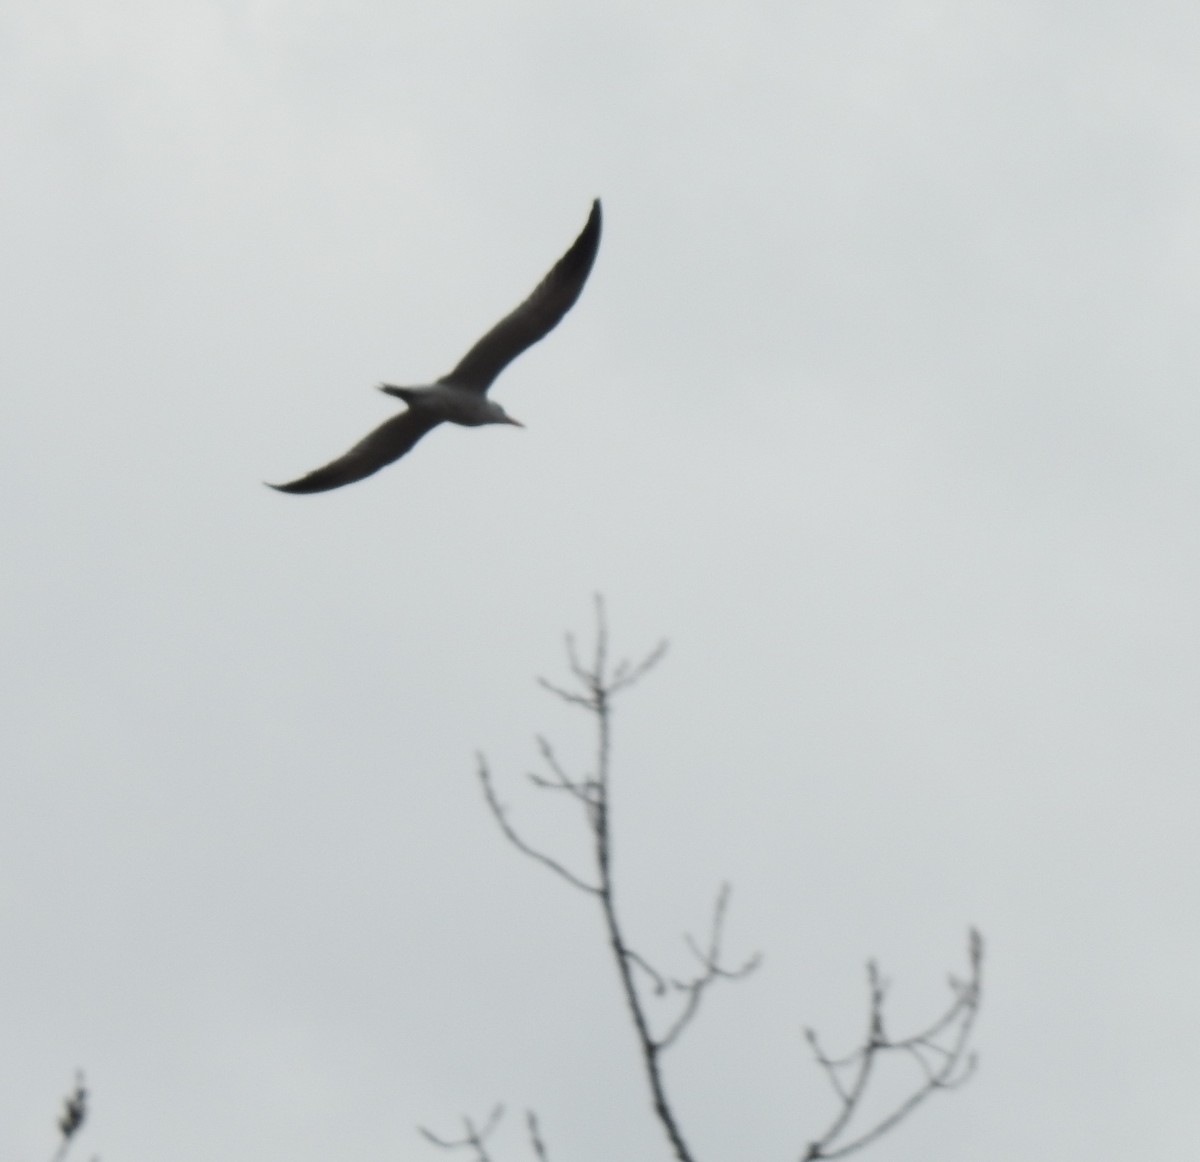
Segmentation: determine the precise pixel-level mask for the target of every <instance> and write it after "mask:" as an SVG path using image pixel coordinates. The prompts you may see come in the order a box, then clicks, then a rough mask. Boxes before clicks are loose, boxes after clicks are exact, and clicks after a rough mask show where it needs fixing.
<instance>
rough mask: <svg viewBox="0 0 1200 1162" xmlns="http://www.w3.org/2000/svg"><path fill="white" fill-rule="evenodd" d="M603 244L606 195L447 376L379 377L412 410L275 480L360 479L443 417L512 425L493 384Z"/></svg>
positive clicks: (323, 487)
mask: <svg viewBox="0 0 1200 1162" xmlns="http://www.w3.org/2000/svg"><path fill="white" fill-rule="evenodd" d="M599 246H600V201H599V199H597V200H596V201H594V202H593V203H592V212H591V213H590V214H589V215H588V220H587V222H586V224H585V225H584V227H583V231H582V232H581V233H580V235H579V237H578V238H576V239H575V241H574V242H573V243H572V244H571V248H570V250H568V251H567V252H566V254H564V255H563V256H562V258H560V259H559V260H558V261H557V262H556V263H555V264H554V266H553V267H552V268H551V270H550V273H549V274H548V275H546V277H545V278H544V279H542V281H541V282H540V283H538V285H537V286H536V287H535V288H534V291H533V293H532V294H531V295H530V296H529V297H528V298H527V299H526V300H525V301H524V302H523V303H522V304H521V305H520V306H519V307H517V309H516V310H515V311H513V312H512V313H511V314H509V315H506V316H505V317H504V318H503V319H501V320H500V322H498V323H497V324H496V325H495V326H494V327H493V328H492V329H491V330H490V331H489V332H488V333H487V334H486V335H484V337H483V338H482V339H480V340H479V342H477V343H476V344H475V346H474V347H472V348H471V350H470V351H468V352H467V353H466V355H464V356H463V358H462V360H461V361H460V362H459V364H458V366H457V367H456V368H455V369H454V370H453V371H451V372H450V374H449V375H443V376H442V378H441V379H439V380H438V381H437V382H436V383H434V384H431V385H430V386H427V387H397V386H396V385H394V384H391V383H381V384H380V385H379V390H380V391H382V392H385V393H386V394H388V395H393V396H395V397H396V398H397V399H402V400H403V401H404V402H405V403H406V404H407V405H408V407H407V409H406V410H405V411H402V412H401V413H400V414H399V415H395V416H392V418H391V419H390V420H385V421H384V422H383V423H382V424H380V425H379V427H377V428H376V429H375V430H374V431H373V432H372V433H371V434H370V435H369V436H367V437H366V438H365V439H364V440H361V441H359V443H357V444H355V445H354V447H353V448H351V449H350V451H349V452H347V453H346V454H345V455H344V456H341V457H339V458H338V459H337V460H334V461H332V462H331V463H329V464H326V465H325V466H324V467H323V468H317V469H316V470H315V471H313V472H310V473H309V474H308V475H307V476H301V477H300V479H299V480H293V481H292V482H291V483H290V484H272V485H271V487H272V488H277V489H278V490H279V491H280V492H325V491H327V490H328V489H330V488H340V487H341V486H342V485H343V484H352V483H353V482H354V481H355V480H362V479H363V478H364V477H366V476H370V475H371V474H372V473H373V472H378V471H379V469H380V468H384V467H386V466H387V465H388V464H390V463H392V461H393V460H399V459H400V457H401V456H403V455H404V454H405V453H406V452H408V451H409V450H410V449H411V448H412V447H413V446H414V445H415V444H416V442H417V441H418V440H419V439H420V438H421V437H422V436H424V435H426V434H427V433H428V432H431V431H433V429H434V428H436V427H437V426H438V424H440V423H443V422H449V423H452V424H463V425H465V426H467V427H472V428H473V427H478V426H479V425H481V424H514V425H516V427H518V428H520V427H524V425H523V424H522V423H520V421H518V420H514V419H513V418H512V416H510V415H509V414H508V413H507V412H506V411H505V410H504V409H503V408H502V407H501V406H500V405H499V404H498V403H496V402H495V401H494V400H490V399H488V398H487V390H488V388H489V387H491V386H492V383H493V381H494V380H495V378H496V376H497V375H499V374H500V372H502V371H503V370H504V369H505V368H506V367H507V366H508V365H509V364H510V363H511V362H512V361H513V360H514V359H516V357H517V356H518V355H520V354H521V352H522V351H524V350H525V349H526V348H528V347H532V346H533V345H534V343H536V342H537V341H538V340H539V339H544V338H545V337H546V336H547V335H548V334H549V333H550V332H551V331H553V330H554V328H555V327H556V326H558V324H559V323H560V322H561V321H562V317H563V316H564V315H565V314H566V313H567V312H568V311H569V310H570V309H571V307H573V306H574V305H575V300H576V299H578V298H579V294H580V292H581V291H582V290H583V284H584V283H585V282H587V277H588V275H589V274H590V273H591V269H592V263H593V262H595V261H596V251H597V249H598V248H599Z"/></svg>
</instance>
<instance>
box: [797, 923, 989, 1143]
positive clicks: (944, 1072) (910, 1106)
mask: <svg viewBox="0 0 1200 1162" xmlns="http://www.w3.org/2000/svg"><path fill="white" fill-rule="evenodd" d="M969 960H970V970H971V971H970V976H969V977H968V978H967V979H966V980H959V979H958V978H957V977H955V976H951V977H950V992H951V994H952V999H951V1002H950V1004H949V1006H948V1007H947V1008H946V1010H945V1012H943V1013H942V1015H941V1016H940V1017H938V1018H937V1020H936V1021H934V1022H933V1023H932V1024H931V1025H929V1026H928V1027H927V1028H925V1029H922V1030H921V1031H920V1032H918V1033H914V1034H912V1035H911V1036H909V1037H904V1038H900V1039H898V1040H893V1039H892V1038H890V1037H889V1036H888V1035H887V1033H886V1032H885V1031H884V1025H883V1005H884V998H885V996H886V993H887V983H886V982H885V981H884V979H883V977H882V976H881V975H880V973H879V968H878V966H877V965H876V964H875V963H874V962H873V961H872V962H871V963H870V964H868V965H867V981H868V986H869V992H870V1001H869V1015H868V1019H867V1036H866V1039H865V1040H864V1041H863V1043H862V1045H860V1046H859V1047H858V1048H857V1049H855V1050H854V1051H853V1052H852V1053H848V1054H847V1055H846V1056H844V1057H829V1056H828V1055H827V1054H826V1053H825V1052H824V1051H823V1050H822V1049H821V1046H820V1043H819V1042H818V1040H817V1035H816V1033H814V1032H813V1030H812V1029H806V1030H805V1036H806V1037H807V1038H808V1043H809V1045H810V1046H812V1051H813V1055H814V1056H815V1057H816V1059H817V1064H818V1065H820V1066H821V1068H822V1069H823V1070H824V1071H825V1076H826V1077H827V1078H828V1080H829V1084H830V1086H831V1087H832V1088H833V1091H834V1093H835V1094H837V1098H838V1104H839V1109H838V1112H837V1115H836V1116H835V1117H834V1119H833V1121H832V1122H831V1123H830V1125H829V1127H828V1128H827V1129H826V1131H825V1133H824V1134H822V1135H821V1137H819V1138H818V1139H817V1140H816V1141H814V1142H811V1143H810V1144H809V1147H808V1150H807V1152H806V1153H805V1155H804V1162H815V1160H816V1159H832V1158H844V1157H845V1156H846V1155H847V1154H850V1153H853V1152H854V1151H855V1150H859V1149H861V1148H862V1147H863V1146H866V1145H869V1144H870V1143H871V1142H873V1141H875V1139H877V1138H879V1137H882V1136H883V1135H884V1134H886V1133H887V1131H888V1130H890V1129H891V1128H892V1127H893V1126H895V1125H896V1124H897V1123H899V1122H901V1121H903V1119H904V1118H906V1117H908V1115H909V1114H911V1113H912V1112H913V1110H915V1109H916V1108H917V1106H919V1105H920V1104H921V1103H922V1102H924V1101H925V1099H926V1098H928V1097H929V1096H930V1095H931V1094H933V1093H935V1092H937V1091H938V1090H944V1089H954V1088H955V1087H956V1086H959V1085H961V1084H962V1083H963V1082H964V1081H966V1080H967V1079H968V1078H969V1077H970V1076H971V1074H972V1073H973V1072H974V1071H975V1063H976V1056H975V1054H974V1053H968V1052H967V1044H968V1042H969V1041H970V1037H971V1029H972V1027H973V1025H974V1024H975V1018H976V1017H977V1016H978V1015H979V1004H980V999H981V989H982V986H983V938H982V937H981V936H980V935H979V933H978V932H977V931H975V930H974V929H972V930H971V936H970V945H969ZM884 1055H893V1056H895V1055H899V1056H905V1057H908V1058H910V1059H911V1060H912V1061H913V1062H915V1063H916V1065H917V1066H918V1068H919V1070H920V1074H921V1077H922V1079H923V1080H922V1081H921V1082H920V1083H919V1084H918V1086H917V1088H916V1089H915V1090H913V1092H912V1093H910V1094H909V1095H908V1096H907V1097H905V1098H903V1099H902V1100H901V1101H899V1102H898V1103H897V1104H896V1105H895V1106H894V1107H893V1108H892V1109H891V1110H890V1111H889V1112H888V1113H886V1114H884V1115H883V1116H882V1117H880V1118H878V1119H877V1120H876V1121H875V1122H874V1124H873V1125H871V1126H869V1127H868V1128H867V1129H865V1130H863V1131H862V1132H860V1133H857V1134H856V1135H855V1136H853V1137H844V1136H846V1135H848V1133H849V1131H850V1128H851V1126H852V1124H853V1122H854V1121H855V1117H856V1115H857V1114H859V1112H860V1110H861V1108H862V1102H863V1098H864V1096H865V1095H866V1093H867V1084H868V1082H869V1081H870V1079H871V1073H872V1070H873V1069H874V1067H875V1065H876V1063H877V1062H878V1061H879V1060H880V1059H881V1058H882V1057H883V1056H884ZM839 1139H844V1140H843V1141H841V1142H840V1144H839V1141H838V1140H839Z"/></svg>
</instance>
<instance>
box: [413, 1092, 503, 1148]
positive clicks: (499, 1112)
mask: <svg viewBox="0 0 1200 1162" xmlns="http://www.w3.org/2000/svg"><path fill="white" fill-rule="evenodd" d="M502 1117H504V1107H503V1106H502V1105H498V1106H496V1108H495V1109H494V1110H492V1112H491V1113H490V1114H488V1119H487V1121H486V1122H484V1123H483V1125H482V1126H481V1127H476V1125H475V1123H474V1121H472V1120H471V1119H470V1118H469V1117H467V1116H466V1114H464V1115H463V1136H462V1137H461V1138H443V1137H441V1136H439V1135H438V1134H435V1133H434V1132H433V1131H432V1130H427V1129H426V1128H425V1127H424V1126H418V1127H417V1129H418V1130H419V1131H420V1132H421V1134H422V1135H423V1136H424V1138H425V1139H426V1140H427V1141H429V1142H432V1143H433V1144H434V1145H435V1146H438V1147H440V1148H441V1149H443V1150H474V1151H475V1162H491V1155H489V1154H488V1152H487V1146H486V1142H487V1140H488V1138H489V1137H491V1134H492V1131H493V1130H495V1128H496V1127H497V1126H498V1125H499V1124H500V1119H501V1118H502Z"/></svg>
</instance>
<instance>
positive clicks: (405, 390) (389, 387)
mask: <svg viewBox="0 0 1200 1162" xmlns="http://www.w3.org/2000/svg"><path fill="white" fill-rule="evenodd" d="M379 390H380V391H382V392H383V394H384V395H394V396H395V397H396V398H397V399H402V400H404V402H405V403H406V404H408V405H409V406H410V407H411V406H412V404H413V403H415V402H416V399H417V396H419V395H420V394H421V389H420V388H418V387H398V386H397V385H396V384H394V383H381V384H380V385H379Z"/></svg>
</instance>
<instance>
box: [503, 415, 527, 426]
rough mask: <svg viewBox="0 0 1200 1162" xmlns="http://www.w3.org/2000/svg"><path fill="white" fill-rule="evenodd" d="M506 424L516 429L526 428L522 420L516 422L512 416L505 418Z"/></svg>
mask: <svg viewBox="0 0 1200 1162" xmlns="http://www.w3.org/2000/svg"><path fill="white" fill-rule="evenodd" d="M504 422H505V423H506V424H512V426H513V427H514V428H523V427H524V426H525V425H524V424H523V423H521V421H520V420H514V419H513V418H512V416H505V417H504Z"/></svg>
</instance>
